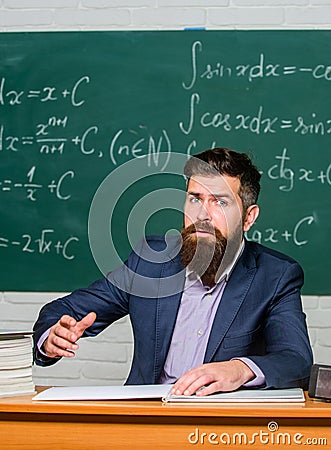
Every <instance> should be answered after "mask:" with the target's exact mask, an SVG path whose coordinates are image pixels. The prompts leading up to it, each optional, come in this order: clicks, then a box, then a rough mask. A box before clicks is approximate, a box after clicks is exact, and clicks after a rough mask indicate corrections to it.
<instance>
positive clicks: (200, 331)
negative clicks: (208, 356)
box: [197, 328, 203, 336]
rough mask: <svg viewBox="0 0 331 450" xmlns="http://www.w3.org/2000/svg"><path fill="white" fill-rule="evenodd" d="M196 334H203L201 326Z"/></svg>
mask: <svg viewBox="0 0 331 450" xmlns="http://www.w3.org/2000/svg"><path fill="white" fill-rule="evenodd" d="M197 334H198V336H202V335H203V330H201V328H200V330H198V333H197Z"/></svg>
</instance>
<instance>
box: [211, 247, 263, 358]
mask: <svg viewBox="0 0 331 450" xmlns="http://www.w3.org/2000/svg"><path fill="white" fill-rule="evenodd" d="M255 272H256V264H255V258H254V255H253V254H252V252H251V251H250V250H249V243H247V242H246V244H245V249H244V251H243V254H242V255H241V257H240V258H239V260H238V262H237V264H236V266H235V268H234V269H233V272H232V274H231V276H230V278H229V281H228V283H227V286H226V288H225V290H224V293H223V295H222V299H221V302H220V304H219V306H218V309H217V312H216V315H215V319H214V323H213V326H212V330H211V333H210V336H209V341H208V345H207V350H206V354H205V358H204V362H205V363H208V362H211V361H212V358H213V356H214V355H215V352H216V351H217V349H218V347H219V346H220V344H221V343H222V341H223V339H224V336H225V335H226V333H227V331H228V329H229V327H230V325H231V324H232V322H233V320H234V318H235V317H236V315H237V313H238V311H239V309H240V307H241V305H242V303H243V302H244V300H245V297H246V295H247V292H248V290H249V288H250V286H251V283H252V281H253V278H254V275H255Z"/></svg>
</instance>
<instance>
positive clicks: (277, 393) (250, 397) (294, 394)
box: [33, 384, 305, 403]
mask: <svg viewBox="0 0 331 450" xmlns="http://www.w3.org/2000/svg"><path fill="white" fill-rule="evenodd" d="M171 387H172V386H171V385H167V384H153V385H148V384H144V385H130V386H79V387H78V386H76V387H53V388H50V389H47V390H45V391H43V392H41V393H40V394H37V395H36V396H34V397H33V400H37V401H40V400H47V401H52V400H55V401H59V400H137V399H141V400H144V399H162V401H163V402H199V403H200V402H207V403H216V402H304V401H305V397H304V394H303V391H302V389H299V388H291V389H272V390H271V389H270V390H266V389H261V390H257V389H242V390H238V391H235V392H221V393H218V394H211V395H204V396H196V395H192V396H185V395H178V396H177V395H173V394H170V393H169V392H170V389H171Z"/></svg>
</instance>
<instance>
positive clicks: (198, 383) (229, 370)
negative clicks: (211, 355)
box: [171, 359, 255, 395]
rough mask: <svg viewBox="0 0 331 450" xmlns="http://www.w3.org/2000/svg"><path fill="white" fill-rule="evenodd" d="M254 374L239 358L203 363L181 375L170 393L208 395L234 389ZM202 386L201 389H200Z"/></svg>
mask: <svg viewBox="0 0 331 450" xmlns="http://www.w3.org/2000/svg"><path fill="white" fill-rule="evenodd" d="M254 376H255V375H254V372H253V371H252V370H251V369H250V368H249V367H248V366H247V365H246V364H245V363H244V362H243V361H241V360H239V359H234V360H231V361H224V362H216V363H208V364H203V365H202V366H199V367H196V368H194V369H191V370H189V371H188V372H186V373H185V374H184V375H182V376H181V377H180V378H179V380H177V381H176V383H175V384H174V386H173V388H172V389H171V393H172V394H175V395H192V394H194V393H195V394H196V395H209V394H213V393H214V392H219V391H224V392H228V391H234V390H236V389H238V388H239V387H240V386H242V385H243V384H245V383H247V381H249V380H251V379H252V378H254ZM205 386H206V387H205ZM202 387H203V389H200V388H202ZM199 389H200V390H199Z"/></svg>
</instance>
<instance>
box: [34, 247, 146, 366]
mask: <svg viewBox="0 0 331 450" xmlns="http://www.w3.org/2000/svg"><path fill="white" fill-rule="evenodd" d="M138 254H139V250H138V251H137V252H132V254H131V255H130V257H129V258H128V261H127V262H126V263H125V264H123V265H122V266H121V267H120V268H119V269H117V270H115V271H114V272H112V273H110V274H108V275H107V276H106V277H104V278H102V279H100V280H97V281H95V282H94V283H92V284H91V285H90V286H88V287H87V288H84V289H78V290H76V291H74V292H72V293H71V294H69V295H67V296H65V297H61V298H59V299H57V300H54V301H52V302H50V303H48V304H46V305H45V306H43V308H42V309H41V310H40V313H39V317H38V319H37V321H36V323H35V325H34V328H33V330H34V361H35V363H36V364H37V365H41V366H49V365H52V364H54V363H56V362H57V361H58V360H59V359H61V358H48V357H46V356H44V355H43V354H41V353H40V351H39V349H38V346H37V344H38V341H39V339H40V337H41V336H42V335H43V334H44V333H45V332H46V331H47V330H48V329H50V328H51V327H52V326H53V325H54V324H55V323H56V322H58V320H59V319H60V318H61V317H62V316H63V315H65V314H68V315H69V316H71V317H73V318H75V319H76V320H77V321H79V320H81V319H82V318H83V317H84V316H86V315H87V314H88V313H89V312H92V311H93V312H95V313H96V316H97V318H96V321H95V322H94V324H93V325H92V326H91V327H90V328H88V329H87V330H85V333H84V335H83V337H86V336H96V335H97V334H99V333H100V332H101V331H102V330H104V329H105V328H106V327H107V326H109V325H110V324H112V323H113V322H115V321H116V320H118V319H120V318H122V317H124V316H125V315H127V314H128V312H129V297H130V294H129V293H130V289H131V285H132V282H133V274H134V271H135V268H136V266H137V264H138V261H139V256H138Z"/></svg>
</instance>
